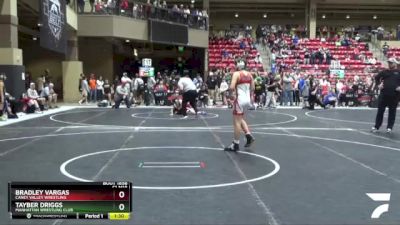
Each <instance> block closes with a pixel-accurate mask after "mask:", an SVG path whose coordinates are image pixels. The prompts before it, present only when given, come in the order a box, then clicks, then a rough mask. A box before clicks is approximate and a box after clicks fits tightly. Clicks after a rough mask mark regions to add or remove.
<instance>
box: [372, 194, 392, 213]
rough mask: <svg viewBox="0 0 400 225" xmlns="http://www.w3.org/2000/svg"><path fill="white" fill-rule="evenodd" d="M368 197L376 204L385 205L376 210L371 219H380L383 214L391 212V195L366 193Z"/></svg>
mask: <svg viewBox="0 0 400 225" xmlns="http://www.w3.org/2000/svg"><path fill="white" fill-rule="evenodd" d="M366 195H367V196H368V197H369V198H371V199H372V200H374V201H375V202H382V203H385V204H382V205H379V206H378V207H376V208H375V210H374V211H373V212H372V214H371V219H379V218H380V217H381V215H382V214H383V213H385V212H389V201H390V193H366Z"/></svg>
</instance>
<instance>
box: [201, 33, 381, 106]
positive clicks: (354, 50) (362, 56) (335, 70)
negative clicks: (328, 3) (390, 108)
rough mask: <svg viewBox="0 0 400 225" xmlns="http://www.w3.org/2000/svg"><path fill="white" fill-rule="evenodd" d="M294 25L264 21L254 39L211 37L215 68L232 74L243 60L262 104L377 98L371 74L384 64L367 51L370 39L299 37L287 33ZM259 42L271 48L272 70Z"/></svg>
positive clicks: (363, 102) (360, 101)
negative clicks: (259, 49) (267, 67)
mask: <svg viewBox="0 0 400 225" xmlns="http://www.w3.org/2000/svg"><path fill="white" fill-rule="evenodd" d="M290 31H294V32H299V33H302V32H303V29H302V27H301V26H291V27H290V26H289V27H285V26H279V25H263V26H260V27H259V28H258V29H257V32H256V35H257V40H256V41H255V43H253V39H252V38H250V37H248V36H244V37H242V38H240V37H232V35H226V36H225V37H219V38H210V45H209V68H210V70H211V71H212V72H211V73H214V72H215V71H218V73H222V74H227V75H223V77H229V76H230V75H231V73H232V71H233V70H234V68H235V65H236V64H237V63H238V62H240V61H241V60H242V61H245V62H246V63H247V68H248V70H250V71H251V72H252V73H253V75H254V77H255V82H256V89H258V90H256V99H257V101H256V102H257V103H258V104H257V105H258V106H259V107H263V106H264V107H276V104H275V102H279V103H280V105H302V106H303V107H307V108H311V109H313V108H314V104H319V105H321V106H322V107H326V106H327V105H331V106H342V105H343V106H359V105H365V106H366V105H371V104H373V100H374V99H375V97H376V94H377V90H375V89H372V87H374V79H373V76H374V75H375V74H376V73H377V72H378V71H380V70H382V69H384V66H383V64H382V62H380V61H379V60H378V59H377V58H376V57H374V56H373V53H372V52H371V51H369V45H368V44H367V43H365V42H362V41H361V39H359V38H357V40H355V39H352V38H348V37H346V36H334V37H332V38H324V37H322V38H317V39H307V38H300V37H299V36H297V35H289V33H290ZM227 33H228V34H229V33H230V32H227ZM256 44H260V45H261V46H263V48H265V49H266V48H269V49H270V51H271V57H270V59H271V70H272V71H271V73H269V74H266V73H265V72H263V69H262V68H263V66H262V64H261V63H260V61H262V59H261V57H259V58H260V59H261V60H260V61H258V62H257V60H255V59H254V58H256V57H257V56H259V53H258V52H257V50H256ZM310 99H311V101H310ZM333 100H335V101H333ZM333 102H334V104H333ZM301 103H302V104H301Z"/></svg>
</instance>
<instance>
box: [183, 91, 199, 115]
mask: <svg viewBox="0 0 400 225" xmlns="http://www.w3.org/2000/svg"><path fill="white" fill-rule="evenodd" d="M196 98H197V91H196V90H191V91H187V92H185V93H183V99H182V115H183V116H186V115H187V112H186V111H187V109H186V106H187V103H188V102H189V103H190V105H191V106H192V107H193V109H194V111H195V112H196V114H197V104H196Z"/></svg>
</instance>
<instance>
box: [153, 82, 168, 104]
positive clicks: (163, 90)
mask: <svg viewBox="0 0 400 225" xmlns="http://www.w3.org/2000/svg"><path fill="white" fill-rule="evenodd" d="M167 93H168V87H167V86H166V85H165V84H164V81H163V80H160V81H159V83H158V84H157V85H156V86H155V88H154V96H155V104H156V105H164V104H165V100H166V97H167Z"/></svg>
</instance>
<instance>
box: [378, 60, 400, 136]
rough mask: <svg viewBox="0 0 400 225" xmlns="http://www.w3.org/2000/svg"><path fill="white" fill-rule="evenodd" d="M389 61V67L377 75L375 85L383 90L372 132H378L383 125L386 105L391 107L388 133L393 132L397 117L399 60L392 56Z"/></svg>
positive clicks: (399, 83) (399, 75)
mask: <svg viewBox="0 0 400 225" xmlns="http://www.w3.org/2000/svg"><path fill="white" fill-rule="evenodd" d="M388 63H389V69H388V70H384V71H382V72H380V73H379V74H378V75H376V76H375V85H379V89H380V90H381V92H380V95H379V98H378V113H377V114H376V120H375V126H374V127H372V132H377V131H378V130H379V128H380V127H381V126H382V122H383V115H384V113H385V110H386V107H388V108H389V117H388V124H387V133H391V132H392V129H393V125H394V122H395V119H396V110H397V105H398V103H399V99H400V88H399V87H400V71H399V70H398V69H397V66H398V64H399V62H398V61H397V60H396V59H395V58H390V59H389V60H388Z"/></svg>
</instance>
